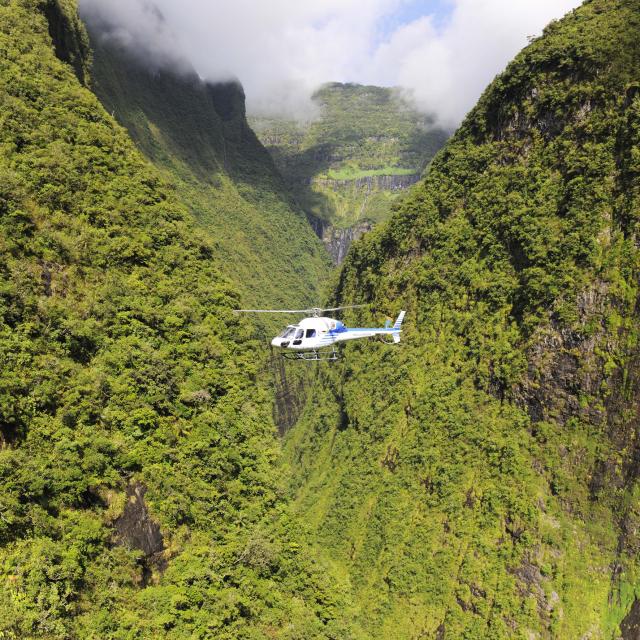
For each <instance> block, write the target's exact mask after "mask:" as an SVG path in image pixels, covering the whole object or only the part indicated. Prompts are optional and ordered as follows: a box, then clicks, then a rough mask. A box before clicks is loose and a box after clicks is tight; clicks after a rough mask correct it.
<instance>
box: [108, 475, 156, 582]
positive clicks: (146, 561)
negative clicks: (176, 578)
mask: <svg viewBox="0 0 640 640" xmlns="http://www.w3.org/2000/svg"><path fill="white" fill-rule="evenodd" d="M146 492H147V488H146V487H145V486H144V485H143V484H142V483H141V482H133V483H132V484H130V485H129V486H128V487H127V491H126V495H127V502H126V504H125V506H124V510H123V512H122V515H121V516H120V517H119V518H118V519H117V520H116V521H115V523H114V526H115V530H116V533H117V542H118V543H119V544H121V545H123V546H126V547H129V548H130V549H137V550H139V551H142V553H143V554H144V557H143V559H142V568H143V582H144V583H148V582H149V579H150V578H151V576H152V574H153V570H154V569H155V570H157V571H159V572H163V571H164V570H165V569H166V566H167V562H166V559H165V558H164V555H163V552H164V539H163V537H162V533H161V531H160V525H159V524H158V523H157V522H155V521H154V520H153V519H152V518H151V515H150V514H149V510H148V508H147V505H146V503H145V501H144V496H145V494H146Z"/></svg>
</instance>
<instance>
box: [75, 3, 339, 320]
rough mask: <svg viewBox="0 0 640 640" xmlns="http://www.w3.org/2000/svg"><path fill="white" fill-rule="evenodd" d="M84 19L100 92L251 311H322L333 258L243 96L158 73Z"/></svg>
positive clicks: (230, 87) (171, 67)
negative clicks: (209, 238) (249, 116)
mask: <svg viewBox="0 0 640 640" xmlns="http://www.w3.org/2000/svg"><path fill="white" fill-rule="evenodd" d="M87 19H88V26H89V33H90V35H91V43H92V46H93V48H94V63H93V67H92V74H93V89H94V91H95V92H96V94H97V95H98V97H99V98H100V100H101V102H102V103H103V105H104V106H105V108H106V109H107V111H109V112H110V113H112V114H113V116H114V117H115V118H116V120H117V121H118V122H119V123H120V124H122V125H123V126H124V127H125V128H126V129H127V131H128V132H129V134H130V135H131V137H132V138H133V140H134V142H135V143H136V145H137V146H138V148H139V149H140V150H141V151H142V152H143V153H144V154H145V155H146V156H147V158H149V159H150V160H151V161H152V162H153V163H154V164H155V165H156V166H157V167H158V168H159V169H161V170H162V171H163V173H164V174H165V175H166V177H167V179H168V180H170V181H171V182H172V183H173V185H174V187H175V189H176V192H177V195H178V197H179V198H180V199H181V200H182V201H183V202H184V203H185V204H186V205H187V206H188V207H189V209H190V210H191V211H192V213H193V215H194V216H195V218H196V220H197V221H198V222H199V223H200V225H201V226H202V227H203V228H205V229H206V230H207V231H208V232H210V233H211V234H212V235H213V237H214V239H215V245H216V248H215V252H216V255H217V256H218V257H219V258H220V259H221V268H222V270H223V272H225V274H226V275H228V276H229V278H230V279H231V280H232V281H233V282H235V283H236V285H237V286H238V288H239V289H240V291H241V292H242V293H243V298H244V300H243V302H244V304H245V305H249V306H252V305H258V306H285V307H287V306H291V305H294V306H295V305H306V306H308V305H309V304H310V303H317V300H318V291H319V287H320V284H321V283H322V282H323V281H324V278H325V273H326V271H327V270H328V267H329V265H330V263H329V259H328V255H327V253H326V252H325V251H324V249H323V247H322V245H321V243H320V242H319V241H318V240H317V238H316V237H315V235H314V233H313V231H312V229H311V227H310V226H309V224H308V222H307V220H306V218H305V215H304V213H303V212H302V211H301V210H300V209H299V208H298V207H297V205H296V204H295V203H294V202H293V201H292V199H291V197H290V195H289V194H288V191H287V189H286V187H285V185H284V183H283V181H282V178H281V176H280V174H279V173H278V171H277V169H276V167H275V166H274V164H273V161H272V160H271V157H270V156H269V154H268V152H267V151H266V150H265V148H264V147H263V146H262V144H261V143H260V141H259V140H258V139H257V138H256V136H255V134H254V133H253V131H252V130H251V128H250V127H249V126H248V124H247V120H246V116H245V102H244V92H243V90H242V87H241V86H240V85H239V84H238V83H234V82H229V83H223V84H210V83H208V82H206V81H203V80H202V79H200V78H199V77H198V75H197V74H196V73H195V71H193V69H190V67H189V65H188V64H187V63H186V62H184V61H178V62H174V63H172V64H163V65H162V66H160V67H158V66H157V65H154V64H152V63H150V62H149V58H148V57H144V56H141V55H139V52H138V51H137V50H134V49H132V48H131V46H129V45H128V44H125V43H123V41H122V40H121V39H119V38H118V36H117V33H118V30H117V29H115V28H114V27H113V26H112V25H109V24H105V23H104V22H103V21H100V20H98V19H97V18H96V17H95V16H93V15H90V16H87Z"/></svg>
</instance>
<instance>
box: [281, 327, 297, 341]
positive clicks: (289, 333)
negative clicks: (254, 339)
mask: <svg viewBox="0 0 640 640" xmlns="http://www.w3.org/2000/svg"><path fill="white" fill-rule="evenodd" d="M295 330H296V328H295V327H287V328H286V329H285V330H284V331H283V332H282V334H281V335H280V337H281V338H290V337H291V336H292V335H293V333H294V332H295Z"/></svg>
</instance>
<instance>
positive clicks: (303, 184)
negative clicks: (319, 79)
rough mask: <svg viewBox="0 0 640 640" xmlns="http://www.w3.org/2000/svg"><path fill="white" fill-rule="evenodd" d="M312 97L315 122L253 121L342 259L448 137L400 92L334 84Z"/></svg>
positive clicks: (417, 176)
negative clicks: (315, 108)
mask: <svg viewBox="0 0 640 640" xmlns="http://www.w3.org/2000/svg"><path fill="white" fill-rule="evenodd" d="M313 99H314V102H315V105H316V107H317V109H318V113H317V114H316V117H315V118H314V119H311V120H310V121H308V122H295V121H286V120H282V119H277V118H267V117H257V116H255V117H252V118H250V122H251V125H252V126H253V127H254V129H255V130H256V133H257V134H258V136H259V137H260V139H261V140H262V142H263V143H264V144H265V146H266V147H267V148H268V149H269V151H270V153H271V154H272V155H273V158H274V160H275V162H276V164H277V165H278V168H279V169H280V170H281V172H282V174H283V175H284V176H285V177H286V179H287V181H288V183H289V185H290V187H291V189H292V191H293V193H294V194H295V196H296V198H297V200H298V201H299V202H300V203H301V205H302V208H303V209H304V211H305V212H306V213H307V216H308V217H309V220H310V221H311V224H312V225H313V226H314V228H315V229H316V231H317V232H318V235H319V237H320V238H322V239H323V241H324V243H325V246H326V247H327V248H328V249H329V252H330V253H331V255H332V257H333V260H334V262H335V263H336V264H339V263H340V262H342V260H343V259H344V256H345V255H346V252H347V250H348V248H349V245H350V244H351V242H352V241H353V240H355V239H357V238H359V237H360V236H361V235H362V234H363V233H364V232H365V231H366V230H368V229H370V228H371V227H372V226H373V225H374V224H376V223H378V222H380V221H382V220H386V219H387V218H388V217H389V215H390V213H391V206H392V204H393V202H395V201H396V200H397V196H398V194H399V192H400V191H402V190H404V189H406V188H407V187H409V186H410V185H412V184H414V183H416V182H417V181H418V180H419V179H420V176H421V174H422V172H423V170H424V169H425V167H426V166H427V165H428V163H429V162H430V160H431V158H433V156H434V154H435V153H436V151H437V150H438V149H439V148H440V147H441V146H442V145H443V144H444V142H445V140H446V139H447V136H448V134H447V132H445V131H443V130H442V129H440V128H438V127H436V126H435V125H434V123H433V121H432V119H431V118H430V117H429V116H427V115H425V114H422V113H419V112H418V111H416V110H415V108H414V107H412V105H411V104H410V103H409V102H408V101H407V100H406V99H405V98H404V97H403V95H402V93H401V92H400V91H399V90H396V89H387V88H383V87H373V86H362V85H355V84H340V83H330V84H327V85H325V86H324V87H322V88H321V89H319V90H318V91H317V92H316V94H315V95H314V97H313Z"/></svg>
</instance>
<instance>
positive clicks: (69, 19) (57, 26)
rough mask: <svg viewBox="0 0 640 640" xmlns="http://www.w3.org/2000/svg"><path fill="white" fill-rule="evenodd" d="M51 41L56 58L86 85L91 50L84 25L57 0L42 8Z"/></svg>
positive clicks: (51, 0) (50, 1)
mask: <svg viewBox="0 0 640 640" xmlns="http://www.w3.org/2000/svg"><path fill="white" fill-rule="evenodd" d="M43 11H44V15H45V16H46V18H47V22H48V25H49V35H50V36H51V39H52V40H53V46H54V48H55V52H56V56H57V57H58V58H59V59H60V60H62V61H63V62H66V63H67V64H70V65H71V66H72V67H73V70H74V71H75V74H76V76H77V78H78V80H80V82H82V84H84V85H87V84H88V82H89V68H90V66H91V48H90V46H89V38H88V36H87V32H86V30H85V28H84V25H83V24H82V22H81V21H80V19H79V18H78V15H77V13H76V12H75V11H70V10H68V9H66V8H65V7H64V5H63V4H61V3H60V2H59V0H48V1H47V2H46V3H45V5H44V7H43Z"/></svg>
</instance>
